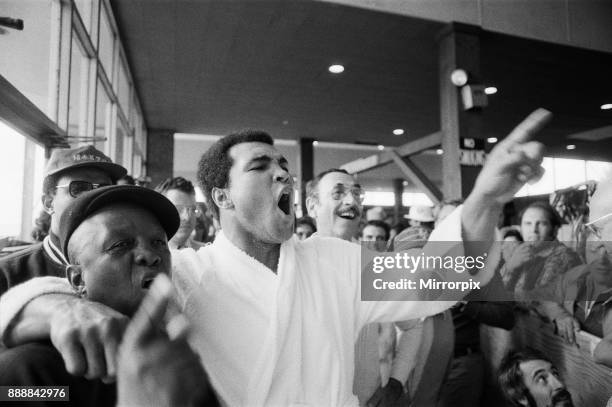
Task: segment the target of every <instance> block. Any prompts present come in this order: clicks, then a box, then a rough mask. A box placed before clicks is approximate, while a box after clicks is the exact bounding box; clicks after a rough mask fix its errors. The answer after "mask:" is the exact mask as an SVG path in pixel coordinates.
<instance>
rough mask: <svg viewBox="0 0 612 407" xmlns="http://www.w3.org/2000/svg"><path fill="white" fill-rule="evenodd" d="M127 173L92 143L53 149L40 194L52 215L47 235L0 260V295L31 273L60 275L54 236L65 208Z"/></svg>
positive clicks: (61, 264) (61, 262)
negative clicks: (84, 194) (82, 195)
mask: <svg viewBox="0 0 612 407" xmlns="http://www.w3.org/2000/svg"><path fill="white" fill-rule="evenodd" d="M126 173H127V171H126V169H125V168H123V167H122V166H120V165H117V164H114V163H113V162H112V161H111V159H110V158H108V157H107V156H105V155H104V154H103V153H102V152H100V151H98V150H96V149H95V148H94V147H93V146H85V147H78V148H72V149H56V150H54V151H53V153H52V154H51V158H49V161H48V163H47V166H46V168H45V173H44V176H45V178H44V181H43V195H42V204H43V207H44V210H45V211H46V212H47V213H49V215H51V227H50V229H49V235H48V236H47V237H46V238H45V239H44V240H43V241H42V242H41V243H38V244H35V245H32V246H30V247H28V248H26V249H24V250H21V251H19V252H17V253H14V254H12V255H10V256H7V257H5V258H3V259H2V260H0V295H2V294H3V293H4V292H5V291H6V290H8V289H9V288H10V287H12V286H14V285H16V284H19V283H22V282H24V281H26V280H29V279H30V278H32V277H38V276H60V277H63V276H64V275H65V265H66V264H67V263H66V261H65V259H64V256H63V255H62V251H61V250H60V249H59V248H58V247H59V238H58V237H57V236H58V231H59V220H60V217H61V216H62V213H64V210H65V208H66V207H67V206H68V204H70V203H71V202H72V201H73V200H74V199H75V198H76V197H77V196H79V195H81V194H82V193H83V192H86V191H91V190H92V189H96V188H99V187H102V186H107V185H112V184H113V183H114V182H115V181H116V180H117V179H119V178H121V177H123V176H124V175H125V174H126Z"/></svg>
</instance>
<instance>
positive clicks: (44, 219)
mask: <svg viewBox="0 0 612 407" xmlns="http://www.w3.org/2000/svg"><path fill="white" fill-rule="evenodd" d="M50 227H51V215H49V214H48V213H47V211H45V210H41V211H40V212H39V214H38V216H37V217H36V219H34V228H33V229H32V233H31V236H32V239H34V241H36V242H42V241H43V240H44V239H45V237H47V235H48V234H49V228H50Z"/></svg>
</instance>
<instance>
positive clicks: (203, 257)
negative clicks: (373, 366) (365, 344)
mask: <svg viewBox="0 0 612 407" xmlns="http://www.w3.org/2000/svg"><path fill="white" fill-rule="evenodd" d="M453 218H454V219H453ZM445 225H446V227H444V229H443V230H445V232H444V233H442V234H440V233H439V234H438V235H439V236H437V240H447V241H450V240H454V241H460V240H461V239H460V236H461V229H460V211H456V212H455V216H454V217H452V218H451V219H448V222H445ZM435 237H436V236H434V238H435ZM360 260H361V258H360V246H358V245H356V244H353V243H349V242H345V241H343V240H340V239H336V238H324V237H316V236H315V237H311V238H309V239H306V240H304V241H298V240H297V239H290V240H289V241H287V242H285V243H283V244H282V246H281V252H280V260H279V266H278V274H274V273H273V272H272V271H271V270H270V269H268V268H267V267H265V266H264V265H263V264H261V263H259V262H258V261H257V260H255V259H253V258H252V257H250V256H248V255H247V254H246V253H244V252H243V251H241V250H240V249H238V248H237V247H236V246H234V245H233V244H232V243H231V242H230V241H229V240H228V239H227V238H226V237H225V235H224V234H223V233H220V234H219V235H218V236H217V238H216V240H215V242H214V243H213V244H211V245H209V246H206V247H204V248H202V249H200V250H199V251H198V252H195V251H194V250H191V249H185V250H181V251H180V252H174V253H173V270H174V271H173V273H174V274H173V278H174V281H175V286H176V287H177V289H178V296H179V299H180V302H181V305H182V307H183V310H184V312H185V313H186V314H187V315H188V316H189V318H190V320H191V321H192V322H193V324H194V335H192V337H193V338H194V341H193V342H192V345H193V346H194V348H195V350H196V351H197V352H198V353H199V355H200V356H201V358H202V361H203V362H204V365H205V367H206V369H207V372H208V374H209V376H210V379H211V381H212V384H213V386H214V387H215V389H216V390H217V391H218V393H219V395H220V396H221V398H222V399H223V400H224V401H225V402H226V403H227V404H229V405H231V406H264V405H266V406H290V405H311V406H349V405H350V406H357V405H358V401H357V398H356V397H355V396H354V395H353V394H352V380H353V369H354V358H355V355H354V344H355V340H356V337H357V334H358V332H359V330H360V329H361V328H362V327H363V326H364V325H365V324H367V323H370V322H383V321H403V320H407V319H414V318H419V317H423V316H428V315H434V314H437V313H439V312H442V311H443V310H445V309H447V308H449V307H450V306H451V305H452V304H453V303H452V302H441V301H438V302H435V301H411V302H410V301H406V302H397V301H394V302H373V301H372V302H365V301H361V300H360V296H361V291H360V283H361V280H360ZM481 274H482V273H481ZM471 277H472V278H474V276H471ZM476 279H478V278H476Z"/></svg>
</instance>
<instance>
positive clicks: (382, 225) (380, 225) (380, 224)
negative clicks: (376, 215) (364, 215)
mask: <svg viewBox="0 0 612 407" xmlns="http://www.w3.org/2000/svg"><path fill="white" fill-rule="evenodd" d="M366 226H374V227H377V228H381V229H383V230H384V231H385V240H389V235H390V234H391V227H390V226H389V224H388V223H387V222H385V221H384V220H378V219H373V220H369V221H367V222H366V224H365V225H363V228H362V229H361V236H363V229H365V228H366Z"/></svg>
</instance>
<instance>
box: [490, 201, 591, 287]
mask: <svg viewBox="0 0 612 407" xmlns="http://www.w3.org/2000/svg"><path fill="white" fill-rule="evenodd" d="M520 220H521V224H520V230H521V235H522V237H523V239H524V240H525V242H524V243H521V244H520V245H519V246H518V247H517V248H516V250H514V251H513V253H512V255H511V256H510V257H509V258H504V259H503V260H504V262H505V264H504V266H503V267H502V268H501V275H502V278H503V281H504V285H505V286H506V289H507V290H508V291H511V292H514V293H515V295H516V296H518V297H519V298H520V297H523V296H524V295H525V293H526V292H529V291H531V290H533V289H534V288H539V287H543V286H545V285H547V284H548V283H550V282H551V281H552V280H553V279H554V278H555V277H557V276H559V275H562V274H564V273H565V272H567V270H569V269H571V268H572V267H575V266H577V265H579V264H580V258H579V257H578V255H577V254H576V252H574V251H573V250H572V249H570V248H569V247H567V246H565V245H564V244H563V243H561V242H559V241H558V240H557V231H558V230H559V227H560V226H561V219H560V218H559V215H558V214H557V213H556V212H555V210H554V209H553V208H552V207H551V206H550V205H549V204H548V203H547V202H534V203H532V204H531V205H529V206H528V207H527V208H525V209H524V210H523V212H522V213H521V216H520Z"/></svg>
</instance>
